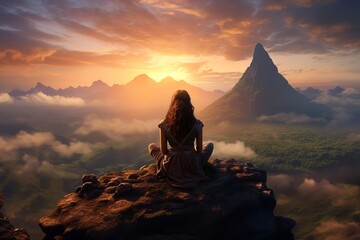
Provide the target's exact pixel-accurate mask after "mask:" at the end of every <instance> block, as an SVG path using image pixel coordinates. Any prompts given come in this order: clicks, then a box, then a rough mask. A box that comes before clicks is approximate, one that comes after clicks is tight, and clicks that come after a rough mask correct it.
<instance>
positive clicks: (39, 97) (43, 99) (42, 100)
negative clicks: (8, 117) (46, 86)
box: [0, 92, 85, 107]
mask: <svg viewBox="0 0 360 240" xmlns="http://www.w3.org/2000/svg"><path fill="white" fill-rule="evenodd" d="M2 103H20V104H24V103H25V104H36V105H53V106H55V105H56V106H69V107H70V106H74V107H76V106H77V107H79V106H84V105H85V101H84V100H83V99H82V98H79V97H63V96H49V95H46V94H45V93H43V92H37V93H32V94H27V95H25V96H21V97H20V98H13V97H11V96H10V95H9V94H7V93H0V104H2Z"/></svg>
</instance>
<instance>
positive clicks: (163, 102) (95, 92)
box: [9, 74, 224, 109]
mask: <svg viewBox="0 0 360 240" xmlns="http://www.w3.org/2000/svg"><path fill="white" fill-rule="evenodd" d="M178 89H185V90H187V91H188V92H189V94H190V96H191V97H192V102H193V104H194V106H195V107H196V108H197V109H203V108H204V107H205V106H206V105H208V104H209V103H211V102H213V101H215V100H216V99H218V98H219V97H221V96H222V95H223V94H224V92H222V91H219V90H216V91H212V92H211V91H206V90H203V89H201V88H199V87H195V86H192V85H190V84H189V83H187V82H185V81H184V80H180V81H176V80H175V79H173V78H172V77H166V78H164V79H162V80H161V81H160V82H156V81H155V80H154V79H152V78H150V77H149V76H147V75H146V74H141V75H139V76H137V77H135V78H134V79H133V80H132V81H130V82H128V83H127V84H125V85H118V84H114V85H113V86H109V85H107V84H106V83H104V82H103V81H101V80H97V81H95V82H93V83H92V84H91V85H90V86H88V87H86V86H79V87H68V88H64V89H54V88H52V87H49V86H45V85H44V84H42V83H37V84H36V86H34V87H32V88H30V89H29V90H27V91H22V90H19V89H14V90H12V91H10V92H9V95H10V96H12V97H14V98H21V97H22V96H25V95H28V94H36V93H39V92H42V93H44V94H46V95H49V96H63V97H78V98H82V99H84V100H85V101H87V102H98V103H101V104H111V105H114V106H116V107H119V108H122V109H143V108H157V109H161V108H162V109H164V107H165V108H167V107H168V106H169V104H170V100H171V96H172V94H173V93H174V92H175V91H176V90H178Z"/></svg>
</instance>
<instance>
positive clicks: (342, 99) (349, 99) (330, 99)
mask: <svg viewBox="0 0 360 240" xmlns="http://www.w3.org/2000/svg"><path fill="white" fill-rule="evenodd" d="M353 93H354V92H353V91H352V90H347V91H346V90H344V92H343V93H342V94H340V95H338V96H331V95H328V94H321V95H320V96H319V97H317V98H316V99H314V102H316V103H320V104H327V105H331V106H360V98H359V97H353Z"/></svg>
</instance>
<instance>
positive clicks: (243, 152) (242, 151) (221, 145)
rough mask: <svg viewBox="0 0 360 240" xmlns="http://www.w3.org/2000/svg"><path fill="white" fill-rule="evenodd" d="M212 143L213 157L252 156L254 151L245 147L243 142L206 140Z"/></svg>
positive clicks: (254, 155) (254, 154)
mask: <svg viewBox="0 0 360 240" xmlns="http://www.w3.org/2000/svg"><path fill="white" fill-rule="evenodd" d="M208 142H212V143H213V144H214V152H213V155H212V156H213V157H217V158H253V157H256V153H255V152H254V150H252V149H251V148H250V147H247V146H246V145H245V143H244V142H241V141H235V142H234V143H226V142H223V141H220V142H218V141H212V140H209V141H206V142H205V143H208Z"/></svg>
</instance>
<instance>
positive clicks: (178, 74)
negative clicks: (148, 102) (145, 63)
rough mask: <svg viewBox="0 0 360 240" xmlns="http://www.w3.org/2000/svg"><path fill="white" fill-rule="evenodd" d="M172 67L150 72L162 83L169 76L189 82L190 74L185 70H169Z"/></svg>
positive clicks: (150, 74)
mask: <svg viewBox="0 0 360 240" xmlns="http://www.w3.org/2000/svg"><path fill="white" fill-rule="evenodd" d="M169 68H170V67H163V68H159V69H156V70H153V71H150V72H149V76H151V77H152V78H153V79H154V80H156V81H161V79H164V78H166V77H168V76H170V77H172V78H174V79H175V80H188V78H189V74H188V73H187V72H186V71H185V70H183V69H176V70H169Z"/></svg>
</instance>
